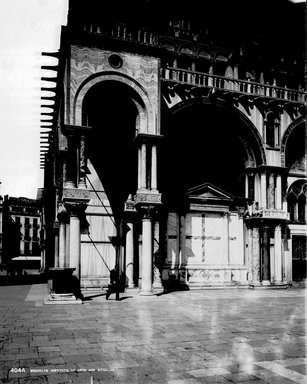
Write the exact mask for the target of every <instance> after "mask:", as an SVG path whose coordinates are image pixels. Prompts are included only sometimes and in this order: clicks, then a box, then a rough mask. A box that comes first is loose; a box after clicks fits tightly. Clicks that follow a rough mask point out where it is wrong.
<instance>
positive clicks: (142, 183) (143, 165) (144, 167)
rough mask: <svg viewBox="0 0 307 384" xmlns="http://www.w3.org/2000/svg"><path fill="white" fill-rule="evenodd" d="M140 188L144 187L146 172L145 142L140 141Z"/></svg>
mask: <svg viewBox="0 0 307 384" xmlns="http://www.w3.org/2000/svg"><path fill="white" fill-rule="evenodd" d="M140 160H141V170H140V173H141V189H146V177H147V172H146V144H145V143H142V144H141V158H140Z"/></svg>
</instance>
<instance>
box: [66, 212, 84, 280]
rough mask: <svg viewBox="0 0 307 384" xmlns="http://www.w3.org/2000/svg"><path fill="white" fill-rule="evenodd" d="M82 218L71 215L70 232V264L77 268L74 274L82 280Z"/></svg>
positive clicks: (71, 266)
mask: <svg viewBox="0 0 307 384" xmlns="http://www.w3.org/2000/svg"><path fill="white" fill-rule="evenodd" d="M80 236H81V233H80V220H79V218H78V217H77V216H70V234H69V240H70V241H69V266H70V268H76V269H75V271H74V272H73V274H74V275H75V276H76V277H77V279H78V280H79V282H80V277H81V276H80V264H81V260H80V256H81V247H80Z"/></svg>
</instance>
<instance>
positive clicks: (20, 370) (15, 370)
mask: <svg viewBox="0 0 307 384" xmlns="http://www.w3.org/2000/svg"><path fill="white" fill-rule="evenodd" d="M10 372H13V373H22V372H26V370H25V368H11V370H10Z"/></svg>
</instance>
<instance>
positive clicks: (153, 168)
mask: <svg viewBox="0 0 307 384" xmlns="http://www.w3.org/2000/svg"><path fill="white" fill-rule="evenodd" d="M151 190H152V191H156V190H157V147H156V145H153V146H152V147H151Z"/></svg>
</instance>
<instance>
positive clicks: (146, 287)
mask: <svg viewBox="0 0 307 384" xmlns="http://www.w3.org/2000/svg"><path fill="white" fill-rule="evenodd" d="M142 239H143V244H142V287H141V291H140V294H141V295H144V296H145V295H152V294H153V291H152V264H153V263H152V223H151V217H150V211H149V210H148V211H145V213H144V215H143V219H142Z"/></svg>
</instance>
